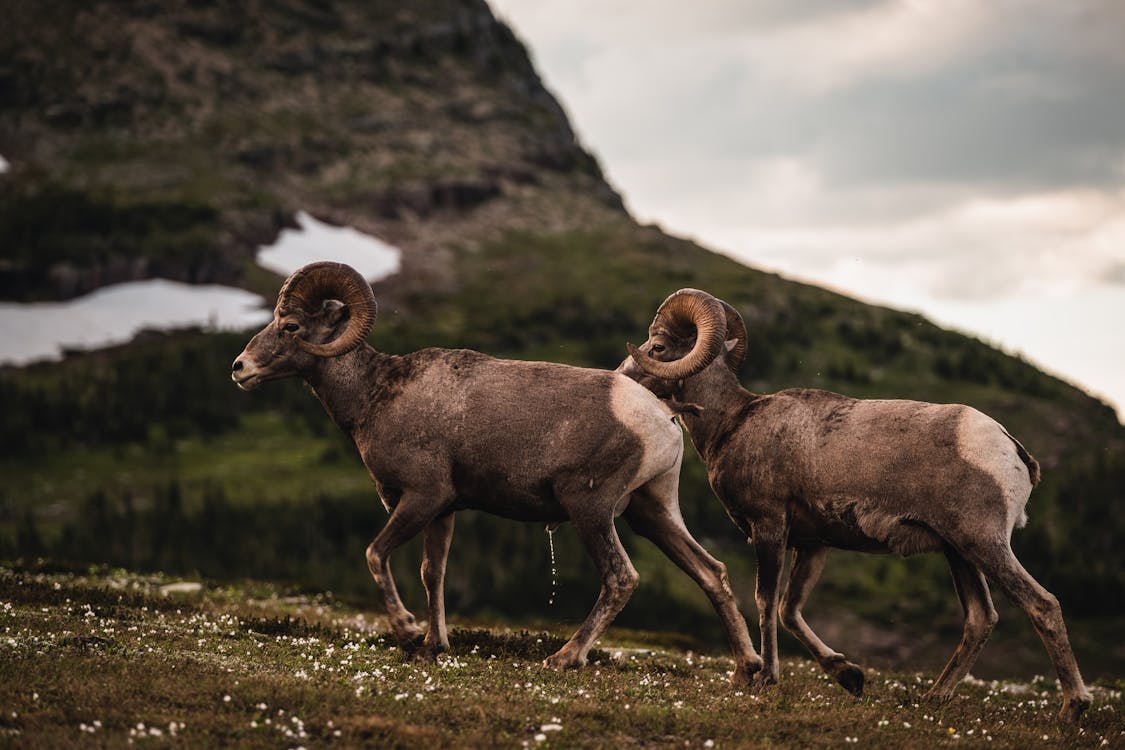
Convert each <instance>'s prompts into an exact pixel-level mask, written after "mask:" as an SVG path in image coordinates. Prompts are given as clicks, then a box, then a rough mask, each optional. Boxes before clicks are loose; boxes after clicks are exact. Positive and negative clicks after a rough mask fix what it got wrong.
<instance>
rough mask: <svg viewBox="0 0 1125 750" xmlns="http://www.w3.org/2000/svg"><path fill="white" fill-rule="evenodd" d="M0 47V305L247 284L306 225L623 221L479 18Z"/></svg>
mask: <svg viewBox="0 0 1125 750" xmlns="http://www.w3.org/2000/svg"><path fill="white" fill-rule="evenodd" d="M12 15H13V18H12V22H11V23H6V24H5V27H4V30H3V31H0V154H3V155H4V156H5V157H6V158H7V159H8V160H9V161H10V162H11V169H10V171H9V173H8V174H7V175H5V176H4V178H3V179H2V180H0V233H2V234H3V236H5V237H6V238H7V241H6V242H5V249H4V252H3V257H2V259H0V295H2V296H3V297H5V298H9V299H24V300H27V299H39V298H61V297H67V296H72V295H76V294H81V293H83V292H86V291H89V290H90V289H92V288H95V287H97V286H100V285H103V284H107V283H113V282H117V281H122V280H127V279H135V278H144V277H148V276H164V277H168V278H174V279H178V280H183V281H188V282H196V283H198V282H223V283H228V284H239V283H244V282H246V278H245V271H246V267H247V264H248V263H249V262H250V259H251V258H252V254H253V251H254V249H255V247H256V246H257V245H259V244H262V243H266V242H269V241H271V240H272V238H273V237H274V236H275V235H276V233H277V232H278V231H279V230H280V228H281V227H282V226H284V225H285V224H286V223H287V222H288V221H290V220H291V219H290V217H291V216H292V215H293V213H294V211H296V210H297V209H299V208H305V209H307V210H309V211H311V212H312V213H314V214H316V215H318V216H320V217H322V218H324V219H327V220H330V221H336V222H338V223H347V224H351V225H354V226H357V227H359V228H361V229H365V230H367V231H371V232H374V233H376V234H379V235H381V236H384V237H387V238H389V239H393V241H395V242H396V243H398V244H399V245H401V246H402V247H404V248H405V249H406V250H407V258H406V263H405V268H404V273H405V275H406V276H408V277H410V276H412V275H414V274H422V275H425V276H428V277H441V276H442V275H443V270H442V260H441V258H442V257H443V250H444V249H445V248H446V247H447V245H448V240H449V239H450V238H459V239H461V240H466V239H468V240H470V241H471V240H472V239H474V238H476V237H478V236H480V235H481V234H490V233H493V232H496V231H502V230H503V229H506V228H520V227H524V228H528V227H532V226H538V225H539V224H540V223H541V222H547V223H550V224H553V225H556V226H558V225H571V226H574V225H577V224H578V223H579V222H580V221H583V220H584V219H587V218H593V217H604V216H607V215H612V214H620V213H621V212H622V205H621V199H620V198H619V197H618V196H617V195H616V194H615V193H614V191H613V190H612V189H611V188H610V187H609V186H608V185H607V184H606V182H605V180H604V179H603V178H602V174H601V171H600V169H599V167H598V164H597V162H596V161H595V159H594V158H593V157H592V156H591V155H590V154H589V153H588V152H586V151H585V150H584V149H583V148H582V147H581V146H580V145H579V144H578V143H577V141H576V139H575V136H574V133H573V131H572V130H571V128H570V126H569V124H568V123H567V120H566V117H565V114H564V113H563V111H562V109H561V107H560V106H559V105H558V103H557V102H556V101H555V99H554V98H553V97H552V96H551V95H550V93H549V92H547V90H546V89H545V88H544V87H543V84H542V82H541V81H540V79H539V77H538V75H537V74H536V73H535V70H534V68H533V67H532V65H531V63H530V61H529V59H528V55H527V53H526V50H525V49H524V48H523V46H522V44H521V43H520V42H519V41H518V40H517V39H516V38H515V37H514V35H513V34H512V33H511V31H510V30H509V29H508V28H507V27H506V26H504V25H503V24H502V23H500V22H499V21H497V20H496V18H495V17H494V16H493V15H492V13H491V11H490V10H489V8H488V6H487V5H486V4H485V3H484V2H483V0H467V1H460V0H444V1H440V2H421V3H405V4H404V3H397V2H389V1H386V0H383V1H377V2H354V3H349V2H335V3H327V4H325V3H312V2H300V1H287V2H246V3H242V2H237V3H236V2H228V3H224V2H214V3H212V2H192V3H177V4H174V5H173V6H169V5H168V4H166V3H159V2H150V3H145V2H96V3H88V2H74V3H64V4H63V7H59V5H58V4H52V5H50V6H47V5H43V4H34V3H28V4H24V5H23V6H21V7H20V8H19V10H18V12H17V13H14V14H12Z"/></svg>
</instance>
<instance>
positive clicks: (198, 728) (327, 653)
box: [0, 568, 1125, 749]
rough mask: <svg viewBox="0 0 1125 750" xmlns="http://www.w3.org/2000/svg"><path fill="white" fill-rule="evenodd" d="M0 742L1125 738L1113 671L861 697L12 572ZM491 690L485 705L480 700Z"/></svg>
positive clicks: (229, 594) (543, 646) (545, 642)
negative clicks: (431, 644)
mask: <svg viewBox="0 0 1125 750" xmlns="http://www.w3.org/2000/svg"><path fill="white" fill-rule="evenodd" d="M0 628H2V629H3V633H4V637H3V639H0V654H2V655H3V658H2V659H0V704H2V705H3V706H4V713H3V715H2V716H0V738H2V739H0V743H2V744H3V745H4V746H5V747H12V748H22V747H28V748H33V747H55V748H68V747H88V746H90V744H91V743H96V744H99V745H107V746H123V745H125V744H127V743H128V744H133V745H147V744H153V743H161V744H163V743H167V742H183V743H187V744H188V745H189V746H195V747H204V746H207V747H227V746H233V745H237V746H239V747H248V748H249V747H271V748H272V747H279V746H280V747H298V746H302V747H309V748H312V747H356V746H360V745H364V746H372V747H381V748H398V747H402V748H407V747H410V748H416V747H418V746H419V745H420V744H423V745H425V746H426V747H436V748H445V747H448V748H462V747H517V748H518V747H529V746H530V747H622V746H643V747H667V748H672V747H676V748H682V747H706V748H712V747H715V748H737V747H763V746H770V747H781V748H790V747H792V748H809V747H840V746H848V745H852V744H855V745H858V746H860V747H868V748H873V749H877V748H896V749H897V748H904V747H964V746H971V747H989V748H1021V749H1022V748H1027V747H1038V746H1050V747H1058V748H1099V747H1106V746H1120V744H1121V742H1122V741H1123V740H1125V720H1123V718H1122V711H1125V701H1123V700H1122V697H1121V687H1122V686H1121V684H1120V683H1106V684H1102V685H1095V686H1093V692H1094V696H1095V703H1094V706H1093V708H1092V709H1091V711H1090V712H1089V713H1088V714H1087V716H1086V718H1085V719H1084V721H1083V722H1082V724H1081V726H1080V727H1079V728H1070V727H1060V726H1058V725H1057V724H1056V723H1055V722H1054V719H1053V715H1054V712H1055V711H1056V710H1057V703H1058V694H1057V690H1056V686H1055V685H1054V683H1053V682H1052V681H1051V680H1043V679H1036V680H1033V681H1031V682H1029V683H1023V682H1012V681H995V682H986V681H982V680H974V681H971V682H969V683H965V684H963V685H961V687H960V688H959V690H958V694H957V695H956V696H955V697H954V699H953V700H952V701H951V702H950V703H948V704H946V705H929V704H927V703H925V702H920V701H921V696H922V694H923V693H924V692H925V690H926V689H927V687H928V685H929V684H930V681H931V677H932V676H931V675H921V674H913V673H910V674H903V673H892V672H878V671H871V672H869V673H868V689H867V693H866V695H865V696H864V697H863V698H862V699H858V700H857V699H855V698H852V697H851V696H849V695H847V694H846V693H845V692H844V691H843V690H842V689H840V688H839V687H838V686H836V685H835V684H834V683H830V682H829V680H828V679H827V678H826V676H825V675H823V674H822V673H821V672H820V670H819V668H818V667H817V666H816V665H815V663H813V662H809V661H806V660H801V659H791V660H785V661H784V663H783V665H782V666H783V672H782V682H781V684H780V685H778V686H776V687H772V688H768V689H764V690H758V691H747V690H740V691H735V690H733V689H732V688H731V687H730V686H729V684H728V682H727V680H728V674H729V672H730V671H731V668H732V663H731V661H730V659H729V658H727V657H726V656H722V655H716V654H710V653H703V654H700V653H695V652H692V651H684V650H682V649H680V648H678V647H676V646H675V645H670V644H669V643H668V642H666V641H662V640H660V638H659V636H654V635H653V634H649V633H644V632H635V631H634V632H631V631H622V630H617V629H611V630H610V632H609V633H608V634H607V636H606V638H604V639H603V641H602V642H601V643H600V648H598V649H596V650H595V651H594V652H593V653H592V659H591V662H592V663H591V664H590V665H588V666H587V667H586V668H585V669H582V670H577V671H568V672H564V673H556V672H552V671H549V670H546V669H544V668H543V667H541V666H540V662H541V660H542V659H543V658H544V657H545V656H546V655H548V654H549V653H551V652H552V651H553V650H554V649H556V648H558V646H560V645H561V644H562V642H563V638H564V637H565V636H564V633H565V630H566V628H560V627H553V628H551V629H550V630H541V631H540V630H536V631H526V630H524V631H513V630H511V629H508V628H505V627H503V626H493V627H488V628H482V627H479V626H468V625H461V626H459V627H454V629H453V631H452V633H451V642H452V647H453V653H451V654H449V655H447V656H446V657H443V658H442V659H441V660H440V661H439V663H437V664H429V663H419V662H410V661H405V660H404V659H403V657H402V655H401V653H400V652H399V651H398V650H397V649H396V648H395V647H394V646H392V645H391V643H390V641H389V640H388V638H387V636H386V635H385V634H384V633H383V632H381V631H380V629H379V627H378V618H375V617H373V615H372V612H371V611H370V610H355V609H352V608H349V607H347V606H344V605H342V604H340V603H339V602H338V601H337V600H336V599H334V598H333V597H332V596H331V595H325V594H318V595H298V596H294V595H291V594H290V593H288V592H285V591H284V590H279V589H277V588H276V587H274V586H271V585H267V584H260V583H252V582H242V583H239V584H237V585H227V584H223V585H218V586H216V585H214V584H211V583H209V582H206V583H203V584H202V585H200V584H199V583H198V582H186V585H185V582H182V581H177V580H176V579H173V578H168V577H165V576H161V575H137V574H135V573H130V572H128V571H123V570H116V571H100V572H96V571H91V572H86V573H81V574H78V575H75V574H74V573H70V572H65V571H59V570H57V569H56V570H53V571H51V570H46V569H42V568H41V569H35V570H32V569H10V568H0ZM485 695H487V696H488V699H487V700H482V696H485Z"/></svg>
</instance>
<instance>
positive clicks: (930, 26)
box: [490, 0, 1125, 415]
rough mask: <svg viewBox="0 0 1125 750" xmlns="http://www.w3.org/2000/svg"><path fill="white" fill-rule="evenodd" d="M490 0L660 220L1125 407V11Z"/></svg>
mask: <svg viewBox="0 0 1125 750" xmlns="http://www.w3.org/2000/svg"><path fill="white" fill-rule="evenodd" d="M490 2H491V4H492V7H493V8H494V10H495V11H496V12H497V14H498V15H499V16H500V17H501V18H503V19H505V20H506V21H507V22H508V23H509V24H510V25H511V26H512V27H513V28H514V29H515V31H516V33H517V34H518V35H519V36H520V37H521V38H522V39H523V40H524V41H525V42H526V43H527V45H528V46H529V48H530V51H531V53H532V57H533V58H534V60H535V62H536V65H537V67H538V69H539V71H540V73H541V75H542V76H543V78H544V80H545V82H546V84H547V86H548V87H549V88H550V89H551V90H552V91H553V92H554V93H555V94H556V95H557V96H558V97H559V99H560V100H561V102H562V104H563V106H564V107H565V108H566V109H567V111H568V113H569V114H570V116H571V121H572V124H573V125H574V126H575V128H576V129H577V131H578V133H579V136H580V137H581V139H582V141H583V143H584V145H586V146H587V147H588V148H589V149H591V150H592V151H593V152H594V153H595V154H597V156H598V157H599V159H600V160H601V162H602V166H603V167H604V168H605V170H606V173H607V175H608V177H609V179H610V181H611V182H612V183H613V184H614V186H615V187H617V188H618V189H619V190H621V191H622V193H623V194H624V196H625V199H626V203H627V205H628V206H629V208H630V210H631V211H632V212H633V214H634V215H635V216H636V217H637V218H638V219H641V220H642V221H653V222H656V223H659V224H660V225H661V226H663V227H664V228H665V229H667V230H668V231H671V232H673V233H675V234H680V235H685V236H690V237H693V238H695V239H698V240H699V241H700V242H701V243H703V244H704V245H706V246H708V247H711V248H713V249H715V250H718V251H721V252H724V253H727V254H729V255H731V256H733V257H735V258H738V259H740V260H743V261H745V262H747V263H749V264H750V265H754V266H757V267H763V268H768V269H772V270H777V271H781V272H782V273H784V274H785V275H787V276H790V277H792V278H799V279H803V280H809V281H813V282H815V283H819V284H822V285H824V286H828V287H830V288H834V289H837V290H839V291H843V292H845V293H847V294H850V295H852V296H857V297H860V298H862V299H866V300H869V301H873V302H879V303H884V304H889V305H892V306H895V307H900V308H904V309H911V310H917V311H920V312H922V313H924V314H925V315H927V316H928V317H929V318H931V319H932V320H934V321H936V322H938V323H940V324H943V325H946V326H949V327H955V328H958V329H961V330H965V331H968V332H970V333H973V334H975V335H978V336H980V337H982V338H984V339H985V340H987V341H990V342H992V343H994V344H997V345H999V346H1001V347H1002V348H1003V349H1005V350H1006V351H1009V352H1021V353H1023V354H1024V355H1025V356H1027V357H1028V358H1029V359H1031V360H1032V361H1034V362H1036V363H1037V364H1039V365H1041V366H1043V367H1044V368H1045V369H1047V370H1049V371H1051V372H1054V373H1055V374H1058V375H1061V376H1063V377H1065V378H1067V379H1068V380H1070V381H1071V382H1074V383H1076V384H1078V385H1080V386H1082V387H1084V388H1086V389H1087V390H1089V391H1091V392H1094V393H1096V394H1097V395H1099V396H1101V397H1103V398H1106V399H1107V400H1110V401H1111V402H1112V403H1113V404H1114V405H1115V406H1116V407H1117V408H1118V413H1119V415H1120V414H1122V412H1123V410H1125V344H1123V343H1122V342H1123V341H1125V333H1123V332H1122V329H1125V42H1123V40H1125V3H1122V2H1117V0H1101V1H1097V0H1067V1H1065V2H1059V1H1058V0H1007V1H1005V0H991V1H990V2H981V0H812V1H804V2H792V1H791V0H758V1H754V0H707V2H700V3H691V2H683V0H676V1H672V0H490Z"/></svg>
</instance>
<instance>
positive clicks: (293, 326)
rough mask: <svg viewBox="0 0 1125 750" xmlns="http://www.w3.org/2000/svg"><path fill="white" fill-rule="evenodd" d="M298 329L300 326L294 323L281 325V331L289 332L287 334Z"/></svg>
mask: <svg viewBox="0 0 1125 750" xmlns="http://www.w3.org/2000/svg"><path fill="white" fill-rule="evenodd" d="M298 328H300V326H299V325H297V324H296V323H286V324H285V325H283V326H282V327H281V330H283V331H289V333H293V332H294V331H296V330H297V329H298Z"/></svg>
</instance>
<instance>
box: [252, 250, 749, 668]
mask: <svg viewBox="0 0 1125 750" xmlns="http://www.w3.org/2000/svg"><path fill="white" fill-rule="evenodd" d="M375 311H376V306H375V298H374V295H373V294H372V292H371V287H370V285H369V284H368V283H367V282H366V281H365V280H364V279H363V277H362V276H360V275H359V274H358V273H356V271H355V270H353V269H352V268H350V267H348V266H345V265H341V264H338V263H313V264H310V265H307V266H305V267H304V268H301V269H299V270H297V271H296V272H294V273H293V274H292V275H291V276H290V277H289V279H288V280H287V281H286V282H285V285H284V286H282V288H281V291H280V293H279V295H278V299H277V306H276V308H275V309H274V317H273V321H272V322H270V323H269V324H268V325H267V326H266V327H265V328H264V329H262V331H261V332H259V333H258V334H257V335H255V336H254V338H253V339H251V341H250V343H249V344H248V345H247V346H246V349H245V351H243V352H242V354H241V355H239V357H238V358H237V359H236V360H235V361H234V364H233V366H232V373H231V376H232V378H233V379H234V381H235V382H236V383H237V384H238V385H239V387H241V388H243V389H245V390H249V389H251V388H253V387H255V386H257V385H258V384H260V383H263V382H265V381H267V380H274V379H277V378H284V377H293V376H296V377H301V378H303V379H304V380H305V381H306V382H307V383H308V385H309V386H311V388H312V390H313V392H314V393H315V394H316V396H317V398H318V399H319V400H320V402H321V403H322V404H323V405H324V408H325V410H326V411H327V412H328V415H329V416H330V417H331V418H332V420H333V421H334V422H336V424H337V425H339V427H340V428H341V429H342V430H343V431H344V432H345V433H346V434H347V435H349V436H350V437H351V438H352V440H354V441H355V444H356V447H357V448H358V449H359V452H360V455H361V456H362V458H363V462H364V464H365V465H366V466H367V470H368V472H369V473H370V475H371V478H372V479H373V480H374V482H375V486H376V488H377V489H378V492H379V495H380V497H381V498H382V501H383V504H384V505H385V506H386V508H387V511H388V512H389V513H390V519H389V520H388V521H387V523H386V526H384V527H383V529H382V531H380V532H379V534H378V535H377V536H376V537H375V540H374V541H373V542H372V543H371V544H370V546H368V548H367V564H368V567H369V568H370V570H371V575H372V577H373V578H374V579H375V582H376V584H377V585H378V586H379V588H380V589H381V590H382V593H383V596H384V599H385V602H386V608H387V614H388V619H389V623H390V626H391V629H392V631H393V632H394V635H395V637H396V638H397V639H398V641H399V643H400V644H401V645H402V647H403V649H404V650H405V651H406V652H407V653H408V654H412V653H413V654H416V655H418V656H421V657H424V658H429V659H433V658H436V656H437V655H438V654H439V653H441V652H444V651H447V650H448V649H449V640H448V638H447V634H446V625H445V605H444V600H443V582H444V577H445V565H446V559H447V555H448V553H449V545H450V540H451V538H452V536H453V514H454V513H455V512H456V511H458V510H463V509H478V510H484V511H488V512H490V513H493V514H496V515H499V516H504V517H507V518H512V519H517V520H521V521H539V522H547V523H559V522H563V521H570V522H572V523H573V524H574V528H575V531H576V532H577V533H578V536H579V538H580V539H581V541H582V543H583V544H584V545H585V547H586V549H587V550H588V552H589V554H590V556H591V557H592V558H593V559H594V562H595V563H596V565H597V567H598V570H599V571H600V573H601V577H602V588H601V592H600V595H599V596H598V598H597V601H596V603H595V604H594V607H593V609H592V610H591V612H590V614H589V615H588V616H587V618H586V620H585V621H584V622H583V623H582V625H581V627H579V628H578V630H577V632H575V634H574V635H573V637H571V639H570V640H569V641H568V642H567V643H566V644H565V645H564V646H563V647H562V648H561V649H559V651H558V652H557V653H555V654H553V655H551V656H550V657H548V658H547V659H546V661H545V662H544V664H545V665H546V666H549V667H553V668H556V669H557V668H564V667H578V666H581V665H582V664H584V663H585V662H586V655H587V652H588V651H589V650H590V647H591V646H592V644H593V643H594V641H595V640H596V639H597V638H598V637H599V636H600V635H601V634H602V632H603V631H604V630H605V628H606V627H607V626H608V625H609V623H610V622H611V621H612V620H613V618H614V617H615V616H616V615H617V613H618V612H619V611H620V610H621V608H622V607H623V606H624V605H625V602H626V601H627V600H628V599H629V596H630V595H631V594H632V592H633V589H634V588H635V587H636V585H637V571H636V569H634V567H633V565H632V563H631V562H630V561H629V558H628V557H627V556H626V554H625V550H624V548H623V547H622V545H621V540H620V539H619V538H618V535H617V529H616V528H615V527H614V518H615V517H616V516H618V515H624V516H625V519H626V520H627V521H628V523H629V525H630V526H631V527H632V528H633V529H634V530H635V531H636V532H637V533H638V534H641V535H642V536H644V537H647V538H648V539H650V540H651V541H653V542H654V543H655V544H656V545H657V546H658V547H659V548H660V549H661V550H663V551H664V553H665V554H666V555H668V557H669V558H671V559H672V560H673V561H674V562H675V563H676V564H677V565H678V566H679V567H680V568H682V569H683V570H684V571H685V572H686V573H687V574H688V575H690V576H691V577H692V578H693V579H694V580H695V581H696V582H697V583H698V584H699V585H700V587H702V588H703V590H704V591H705V592H706V594H707V596H708V597H709V598H710V600H711V602H712V604H713V605H714V607H715V609H716V611H717V612H718V613H719V617H720V618H721V620H722V622H723V625H724V627H725V628H726V631H727V635H728V637H729V639H730V645H731V650H732V652H733V654H734V658H735V664H736V669H735V674H734V677H733V678H732V682H734V683H736V684H749V683H750V680H751V676H752V674H753V673H754V672H756V671H757V670H758V669H760V668H761V664H762V660H761V658H760V657H759V656H758V654H757V653H756V652H755V651H754V647H753V645H752V644H751V641H750V635H749V632H748V630H747V627H746V622H745V620H743V618H742V615H741V614H740V613H739V611H738V607H737V604H736V603H735V600H734V596H733V595H732V593H731V590H730V587H729V584H728V583H727V578H726V568H725V567H724V566H723V564H722V563H721V562H719V561H718V560H716V559H714V558H713V557H711V556H710V555H709V554H708V553H707V552H706V551H705V550H704V549H703V548H702V547H701V546H700V545H699V544H698V543H697V542H696V541H695V539H693V538H692V536H691V535H690V534H689V533H688V531H687V529H686V528H685V527H684V523H683V518H682V516H681V514H680V508H679V498H678V488H679V470H680V460H681V458H682V456H683V436H682V433H681V432H680V429H679V427H678V426H676V424H675V423H674V421H673V419H672V416H671V412H670V411H669V410H668V409H667V408H666V407H665V406H664V405H663V404H662V403H661V402H660V401H659V400H658V399H657V398H655V397H654V396H653V395H652V394H651V393H649V392H648V391H647V390H645V389H644V388H643V387H641V386H640V385H638V384H637V383H635V382H633V381H632V380H630V379H629V378H627V377H625V376H623V375H620V374H617V373H613V372H606V371H600V370H590V369H582V368H578V367H569V366H565V365H558V364H550V363H545V362H520V361H511V360H500V359H494V358H492V357H489V356H486V355H484V354H481V353H479V352H474V351H468V350H449V349H424V350H421V351H417V352H413V353H411V354H407V355H405V356H391V355H387V354H383V353H381V352H378V351H376V350H375V349H373V348H371V347H370V346H368V345H366V344H365V343H364V339H365V338H366V337H367V334H368V332H369V331H370V330H371V327H372V325H373V323H374V321H375ZM419 532H421V533H422V536H423V560H422V581H423V583H424V584H425V588H426V593H427V600H428V606H429V628H428V630H427V631H426V632H425V635H424V636H423V633H422V630H421V628H419V627H418V626H417V625H416V624H415V621H414V616H413V615H412V614H411V613H410V612H409V611H408V610H407V609H406V608H405V607H404V606H403V604H402V601H401V600H400V599H399V596H398V593H397V591H396V589H395V583H394V579H393V578H392V576H391V569H390V564H389V562H388V559H389V556H390V554H391V552H393V551H394V550H395V549H396V548H397V547H399V546H400V545H402V544H403V543H405V542H406V541H408V540H409V539H411V538H413V537H414V536H416V535H417V534H418V533H419Z"/></svg>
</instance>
